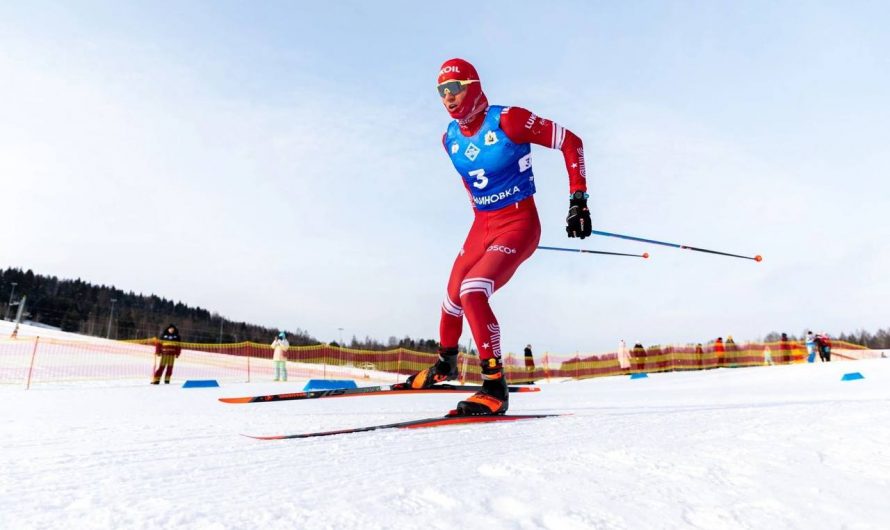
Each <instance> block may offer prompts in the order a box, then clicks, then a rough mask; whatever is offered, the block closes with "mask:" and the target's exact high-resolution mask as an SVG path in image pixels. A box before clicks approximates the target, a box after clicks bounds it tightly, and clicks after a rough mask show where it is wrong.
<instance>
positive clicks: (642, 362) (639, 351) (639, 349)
mask: <svg viewBox="0 0 890 530" xmlns="http://www.w3.org/2000/svg"><path fill="white" fill-rule="evenodd" d="M630 357H631V362H632V363H633V366H634V369H635V370H637V371H642V370H643V369H644V368H645V367H646V349H645V348H643V343H641V342H640V341H637V342H636V343H635V344H634V349H633V351H631V354H630Z"/></svg>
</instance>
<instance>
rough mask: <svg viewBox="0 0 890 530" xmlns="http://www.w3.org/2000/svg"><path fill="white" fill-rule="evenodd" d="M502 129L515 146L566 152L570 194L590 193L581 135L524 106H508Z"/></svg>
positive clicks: (502, 114) (502, 116) (564, 155)
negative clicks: (539, 146)
mask: <svg viewBox="0 0 890 530" xmlns="http://www.w3.org/2000/svg"><path fill="white" fill-rule="evenodd" d="M501 129H502V130H503V131H504V133H506V135H507V138H509V139H510V141H512V142H513V143H517V144H528V143H531V144H537V145H542V146H544V147H549V148H551V149H559V150H560V151H562V156H563V158H564V159H565V162H566V170H567V171H568V173H569V193H574V192H576V191H581V192H587V176H586V174H585V170H584V144H583V143H582V142H581V138H579V137H578V135H576V134H575V133H573V132H572V131H570V130H568V129H566V128H565V127H562V126H560V125H559V124H558V123H556V122H554V121H551V120H548V119H547V118H541V117H539V116H536V115H535V114H534V113H532V112H531V111H529V110H526V109H524V108H522V107H507V108H505V109H504V110H503V111H502V112H501Z"/></svg>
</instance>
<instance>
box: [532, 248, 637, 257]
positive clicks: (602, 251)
mask: <svg viewBox="0 0 890 530" xmlns="http://www.w3.org/2000/svg"><path fill="white" fill-rule="evenodd" d="M538 248H539V249H541V250H562V251H563V252H582V253H584V254H604V255H606V256H629V257H631V258H648V257H649V253H648V252H643V253H642V254H625V253H623V252H606V251H605V250H584V249H580V248H562V247H544V246H538Z"/></svg>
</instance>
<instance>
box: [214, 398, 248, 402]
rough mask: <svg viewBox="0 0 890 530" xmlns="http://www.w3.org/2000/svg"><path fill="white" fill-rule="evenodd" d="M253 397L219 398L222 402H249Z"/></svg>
mask: <svg viewBox="0 0 890 530" xmlns="http://www.w3.org/2000/svg"><path fill="white" fill-rule="evenodd" d="M252 399H253V398H249V397H233V398H225V397H222V398H219V400H220V401H222V402H223V403H250V401H251V400H252Z"/></svg>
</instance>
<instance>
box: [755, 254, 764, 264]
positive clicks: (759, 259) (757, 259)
mask: <svg viewBox="0 0 890 530" xmlns="http://www.w3.org/2000/svg"><path fill="white" fill-rule="evenodd" d="M754 261H756V262H758V263H760V262H761V261H763V256H761V255H760V254H758V255H756V256H754Z"/></svg>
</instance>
